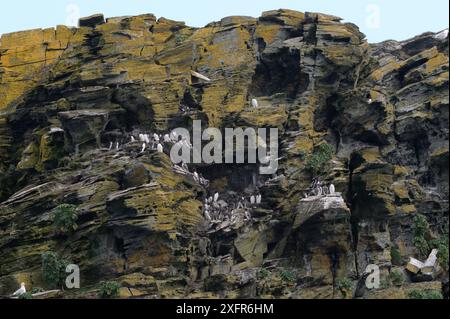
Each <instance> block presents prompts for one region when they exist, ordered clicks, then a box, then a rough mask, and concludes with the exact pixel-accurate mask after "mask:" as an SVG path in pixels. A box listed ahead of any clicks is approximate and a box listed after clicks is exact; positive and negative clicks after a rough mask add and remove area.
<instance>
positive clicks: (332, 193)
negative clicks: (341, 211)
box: [330, 184, 336, 195]
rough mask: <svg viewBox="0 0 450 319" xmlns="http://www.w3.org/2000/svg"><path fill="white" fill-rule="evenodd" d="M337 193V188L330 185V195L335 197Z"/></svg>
mask: <svg viewBox="0 0 450 319" xmlns="http://www.w3.org/2000/svg"><path fill="white" fill-rule="evenodd" d="M335 192H336V188H335V187H334V185H333V184H331V185H330V195H334V193H335Z"/></svg>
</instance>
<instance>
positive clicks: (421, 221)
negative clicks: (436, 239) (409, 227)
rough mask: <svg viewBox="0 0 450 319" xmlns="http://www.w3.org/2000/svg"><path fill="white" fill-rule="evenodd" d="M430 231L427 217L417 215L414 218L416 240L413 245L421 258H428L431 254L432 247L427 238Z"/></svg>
mask: <svg viewBox="0 0 450 319" xmlns="http://www.w3.org/2000/svg"><path fill="white" fill-rule="evenodd" d="M429 230H430V225H429V224H428V221H427V219H426V217H425V216H423V215H422V214H417V215H416V216H414V218H413V231H414V239H413V243H414V246H416V248H417V250H418V252H419V255H420V257H421V258H426V257H428V254H429V252H430V246H429V245H428V242H427V240H426V239H425V236H426V235H427V233H428V232H429Z"/></svg>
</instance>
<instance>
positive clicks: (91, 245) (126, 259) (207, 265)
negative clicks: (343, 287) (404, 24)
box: [0, 10, 449, 298]
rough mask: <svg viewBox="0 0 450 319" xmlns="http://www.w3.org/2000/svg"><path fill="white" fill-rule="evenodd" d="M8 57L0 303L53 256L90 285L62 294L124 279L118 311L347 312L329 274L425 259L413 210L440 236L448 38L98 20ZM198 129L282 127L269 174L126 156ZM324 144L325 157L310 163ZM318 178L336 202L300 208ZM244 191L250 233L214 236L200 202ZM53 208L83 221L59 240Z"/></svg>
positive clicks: (444, 224) (278, 14) (46, 34)
mask: <svg viewBox="0 0 450 319" xmlns="http://www.w3.org/2000/svg"><path fill="white" fill-rule="evenodd" d="M0 61H1V62H0V295H6V294H8V293H10V292H11V291H14V288H17V287H16V286H18V283H20V282H26V283H27V286H28V287H30V286H45V283H43V280H42V276H41V269H40V268H41V259H40V258H41V254H42V253H43V252H45V251H48V250H52V251H56V252H58V254H60V255H61V256H64V257H65V258H66V259H68V260H70V261H72V262H74V263H76V264H78V265H79V266H80V268H81V273H82V283H83V285H84V286H85V287H88V288H89V287H90V288H92V289H90V290H89V289H84V290H83V292H82V293H77V292H76V291H75V292H71V293H70V292H68V293H67V294H68V295H70V294H72V295H75V296H79V295H77V294H81V297H83V296H84V297H92V296H93V293H92V291H95V289H96V287H97V285H98V283H99V282H101V281H103V280H116V281H118V282H120V283H121V285H122V289H121V295H122V296H123V297H149V298H153V297H162V298H165V297H183V296H190V297H193V298H201V297H218V296H220V297H226V298H236V297H242V298H247V297H276V298H287V297H290V298H339V297H340V293H339V289H338V286H339V285H338V284H337V283H338V282H339V280H341V279H343V278H347V279H348V280H351V281H353V282H354V283H355V284H356V283H357V282H358V279H360V278H361V276H363V274H364V271H365V269H366V266H367V265H369V264H376V265H378V266H379V267H380V270H381V274H382V280H383V281H384V282H386V281H389V278H390V275H389V274H390V273H391V272H392V269H393V267H394V264H395V263H400V266H402V265H404V263H405V261H406V260H407V259H408V258H409V257H410V256H415V255H418V254H419V253H420V252H419V250H418V248H417V245H416V241H415V238H414V222H413V220H414V217H415V216H417V215H418V214H420V215H423V216H425V217H426V219H427V221H428V223H429V226H430V234H431V235H430V236H431V237H432V238H431V237H430V238H427V239H428V240H433V239H437V238H439V237H440V236H441V235H444V234H445V233H447V234H448V196H449V188H448V162H449V146H448V143H449V141H448V126H449V113H448V105H449V104H448V96H449V94H448V93H449V92H448V74H449V73H448V72H449V66H448V36H447V38H445V39H444V38H442V36H437V35H436V34H434V33H425V34H423V35H420V36H418V37H416V38H413V39H411V40H407V41H403V42H396V41H387V42H383V43H379V44H369V43H367V41H366V40H365V36H364V35H363V34H362V33H361V32H360V31H359V30H358V28H357V26H355V25H354V24H351V23H342V22H341V19H340V18H338V17H335V16H330V15H325V14H319V13H301V12H295V11H290V10H277V11H269V12H265V13H263V14H262V16H261V17H259V18H256V19H255V18H251V17H241V16H239V17H227V18H224V19H222V20H221V21H220V22H214V23H211V24H209V25H207V26H206V27H204V28H200V29H196V28H191V27H189V26H186V25H185V24H184V23H183V22H178V21H172V20H168V19H164V18H160V19H157V18H156V17H155V16H153V15H151V14H146V15H141V16H136V17H119V18H110V19H107V20H106V22H105V21H104V18H103V16H94V17H89V18H86V19H82V20H81V21H80V27H79V28H66V27H62V26H59V27H57V28H56V29H45V30H32V31H25V32H17V33H12V34H5V35H3V36H2V38H1V45H0ZM191 71H195V72H197V73H199V74H201V75H203V76H205V77H207V78H209V79H210V81H206V80H202V79H199V78H198V77H194V76H192V74H193V73H192V72H191ZM252 98H257V99H258V101H259V104H260V107H259V108H252V107H251V99H252ZM181 109H183V111H181ZM193 120H201V121H202V124H203V127H208V126H209V127H218V128H224V127H234V126H249V127H277V128H279V130H280V131H279V137H280V138H279V141H280V157H281V158H282V159H281V160H280V168H279V171H278V173H277V176H268V177H265V176H260V175H258V166H256V165H253V164H249V165H229V164H223V165H220V164H216V165H206V164H201V165H195V164H192V165H191V166H190V167H189V168H190V169H191V171H193V169H195V170H197V171H198V172H199V173H201V174H202V176H204V177H205V178H207V179H208V180H209V185H208V186H205V185H201V184H200V183H198V182H196V181H195V180H193V179H192V177H191V176H189V175H182V174H178V173H177V172H176V171H174V166H173V164H172V163H171V161H170V158H169V156H168V155H167V154H165V153H158V152H156V151H147V152H145V153H143V154H140V153H139V152H140V151H141V144H140V143H134V144H133V143H130V136H131V135H134V136H135V137H137V135H136V134H137V133H138V132H156V133H158V134H165V133H167V132H170V130H171V129H173V128H176V127H180V126H184V127H186V128H190V125H191V123H192V121H193ZM116 143H118V144H119V145H120V149H119V150H117V151H116V150H115V145H116ZM324 143H327V144H329V145H330V146H331V148H332V149H333V154H332V158H331V159H330V160H329V161H327V162H326V163H322V164H323V165H322V166H321V167H320V169H319V170H314V169H311V163H310V161H311V158H313V157H314V154H317V152H319V151H320V149H321V148H320V145H323V144H324ZM110 145H114V146H113V148H112V149H110V147H109V146H110ZM166 153H167V152H166ZM317 156H318V155H317ZM318 158H319V159H320V158H321V157H318ZM318 178H320V180H322V181H323V182H324V183H326V184H330V183H333V184H334V185H336V189H337V191H338V192H339V194H342V196H341V195H335V196H334V197H333V196H327V197H320V196H319V197H318V198H316V199H315V198H312V197H309V198H304V194H305V193H308V192H309V188H310V185H311V182H312V181H313V180H314V179H318ZM255 191H258V192H259V193H261V194H262V196H263V203H262V205H261V206H260V207H258V208H252V209H251V215H252V218H251V220H245V219H244V217H242V218H238V220H237V221H236V222H235V223H227V222H225V223H219V224H216V225H214V227H206V225H207V222H206V221H205V219H204V217H203V216H204V215H203V212H202V210H203V209H204V199H205V198H206V197H208V196H210V195H211V194H214V193H215V192H219V193H220V194H221V198H223V201H224V202H225V203H230V202H233V201H236V200H238V199H239V198H240V197H242V196H247V197H248V196H250V194H252V193H254V192H255ZM62 203H69V204H73V205H76V207H77V216H78V220H77V224H78V228H77V230H76V231H75V232H73V233H71V234H68V235H66V237H64V238H61V236H60V235H58V234H55V232H54V231H53V228H52V221H51V211H52V209H53V208H55V207H56V206H58V205H60V204H62ZM240 214H242V216H245V212H244V211H242V212H241V211H238V212H237V215H238V216H240ZM447 236H448V235H447ZM447 253H448V241H447ZM394 259H395V260H394ZM447 260H448V259H447ZM442 266H445V265H442ZM443 268H446V270H445V269H444V270H443V271H442V273H441V274H440V277H439V278H438V279H436V280H441V279H442V280H444V279H445V278H447V291H448V265H447V267H443ZM439 284H440V283H439V282H428V283H427V282H425V283H420V284H412V283H409V282H405V283H404V285H405V288H404V289H403V288H397V287H394V288H393V287H389V285H386V284H385V285H384V286H383V287H382V288H383V289H381V290H380V291H372V292H370V291H369V292H367V291H365V292H364V294H358V296H360V295H361V296H362V295H364V296H365V297H373V298H378V297H382V298H383V297H393V298H396V297H398V298H405V297H407V296H408V294H407V292H408V291H410V290H412V289H432V290H436V287H438V286H439ZM89 291H90V292H89ZM72 295H71V296H72ZM447 295H448V294H447ZM348 296H351V294H349V295H348Z"/></svg>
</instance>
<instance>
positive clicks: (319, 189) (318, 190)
mask: <svg viewBox="0 0 450 319" xmlns="http://www.w3.org/2000/svg"><path fill="white" fill-rule="evenodd" d="M335 193H336V187H335V186H334V185H333V184H330V185H329V186H326V185H324V184H323V182H321V181H319V180H315V181H313V183H312V185H311V187H310V191H309V193H307V194H305V195H304V197H305V198H307V197H309V196H325V195H334V194H335Z"/></svg>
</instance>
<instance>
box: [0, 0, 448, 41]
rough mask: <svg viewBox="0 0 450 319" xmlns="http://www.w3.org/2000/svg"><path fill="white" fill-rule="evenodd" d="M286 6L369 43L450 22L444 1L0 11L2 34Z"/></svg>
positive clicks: (156, 1)
mask: <svg viewBox="0 0 450 319" xmlns="http://www.w3.org/2000/svg"><path fill="white" fill-rule="evenodd" d="M279 8H287V9H293V10H297V11H302V12H305V11H313V12H323V13H329V14H333V15H337V16H340V17H342V18H343V19H344V20H345V21H348V22H353V23H355V24H357V25H358V26H359V27H360V29H361V31H362V32H363V33H364V34H366V36H367V39H368V40H369V42H380V41H384V40H388V39H394V40H404V39H407V38H410V37H413V36H415V35H418V34H421V33H423V32H426V31H433V32H437V31H441V30H443V29H445V28H448V25H449V22H448V21H449V1H448V0H427V1H423V0H420V1H419V0H225V1H223V0H126V1H124V0H37V1H35V0H28V1H23V0H15V1H5V2H4V3H2V5H1V10H0V34H3V33H9V32H14V31H21V30H27V29H35V28H46V27H54V26H56V25H58V24H65V25H74V24H75V23H76V21H77V19H78V17H79V16H88V15H91V14H93V13H103V14H104V15H105V17H114V16H123V15H138V14H143V13H153V14H155V15H156V16H157V17H162V16H163V17H166V18H168V19H172V20H180V21H185V22H186V23H187V24H188V25H190V26H194V27H202V26H205V25H206V24H207V23H209V22H212V21H217V20H220V19H221V18H223V17H225V16H230V15H248V16H254V17H257V16H259V15H260V14H261V12H263V11H267V10H272V9H279Z"/></svg>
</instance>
